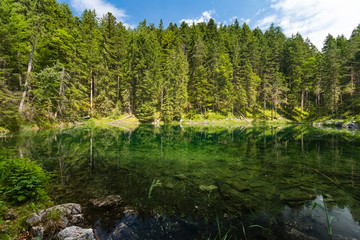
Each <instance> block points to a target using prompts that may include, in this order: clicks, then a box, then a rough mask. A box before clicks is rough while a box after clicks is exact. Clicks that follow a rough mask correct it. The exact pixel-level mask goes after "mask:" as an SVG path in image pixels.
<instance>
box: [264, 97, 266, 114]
mask: <svg viewBox="0 0 360 240" xmlns="http://www.w3.org/2000/svg"><path fill="white" fill-rule="evenodd" d="M265 111H266V98H265V94H264V119H265V120H266V114H265Z"/></svg>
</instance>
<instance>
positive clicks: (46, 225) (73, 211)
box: [26, 203, 84, 238]
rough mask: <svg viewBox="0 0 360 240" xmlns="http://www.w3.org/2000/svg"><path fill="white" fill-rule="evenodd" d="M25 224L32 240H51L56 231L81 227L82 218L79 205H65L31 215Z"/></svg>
mask: <svg viewBox="0 0 360 240" xmlns="http://www.w3.org/2000/svg"><path fill="white" fill-rule="evenodd" d="M26 222H27V223H28V224H29V226H30V228H31V232H32V235H33V237H34V238H36V237H39V238H52V237H53V236H55V235H56V233H57V231H60V230H62V229H64V228H66V227H69V226H72V225H81V224H82V223H83V222H84V217H83V215H82V214H81V206H80V205H79V204H75V203H66V204H61V205H57V206H54V207H51V208H48V209H46V210H42V211H39V212H37V213H33V214H31V215H30V216H29V217H28V219H27V220H26ZM45 233H46V234H45ZM45 235H46V236H45Z"/></svg>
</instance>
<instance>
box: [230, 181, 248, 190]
mask: <svg viewBox="0 0 360 240" xmlns="http://www.w3.org/2000/svg"><path fill="white" fill-rule="evenodd" d="M230 186H231V187H232V188H233V189H235V190H236V191H238V192H246V191H250V188H249V187H248V186H246V185H244V184H240V183H238V182H233V183H231V184H230Z"/></svg>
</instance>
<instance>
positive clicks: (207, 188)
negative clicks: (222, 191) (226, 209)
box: [199, 185, 218, 192]
mask: <svg viewBox="0 0 360 240" xmlns="http://www.w3.org/2000/svg"><path fill="white" fill-rule="evenodd" d="M199 189H200V190H201V191H206V192H212V191H214V190H217V189H218V187H217V186H215V185H209V186H205V185H200V187H199Z"/></svg>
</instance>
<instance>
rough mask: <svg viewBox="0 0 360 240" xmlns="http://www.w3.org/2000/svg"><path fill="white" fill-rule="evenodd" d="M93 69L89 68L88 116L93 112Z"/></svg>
mask: <svg viewBox="0 0 360 240" xmlns="http://www.w3.org/2000/svg"><path fill="white" fill-rule="evenodd" d="M92 75H93V71H92V69H91V73H90V116H92V113H93V91H94V85H93V76H92Z"/></svg>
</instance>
